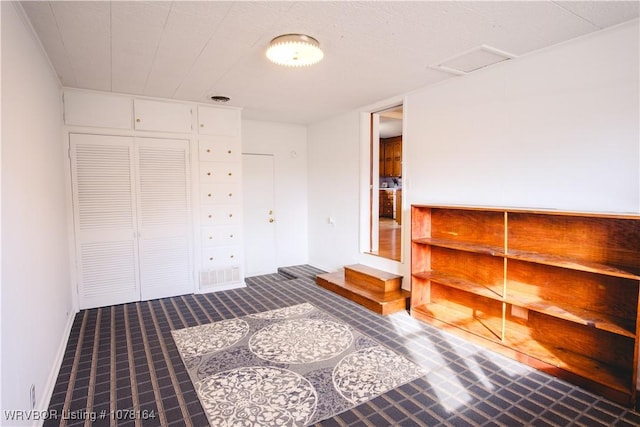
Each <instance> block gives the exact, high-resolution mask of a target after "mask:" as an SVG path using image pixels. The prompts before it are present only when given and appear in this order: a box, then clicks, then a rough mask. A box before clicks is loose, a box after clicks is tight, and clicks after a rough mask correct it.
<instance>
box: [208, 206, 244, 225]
mask: <svg viewBox="0 0 640 427" xmlns="http://www.w3.org/2000/svg"><path fill="white" fill-rule="evenodd" d="M240 214H241V212H240V206H239V205H216V206H204V207H203V208H202V210H201V211H200V224H201V225H203V226H207V225H234V224H239V223H240V218H241V217H240Z"/></svg>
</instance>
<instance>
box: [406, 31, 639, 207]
mask: <svg viewBox="0 0 640 427" xmlns="http://www.w3.org/2000/svg"><path fill="white" fill-rule="evenodd" d="M638 73H639V69H638V23H637V21H636V22H635V23H634V24H632V25H625V26H622V27H618V28H616V29H613V30H608V31H604V32H601V33H599V34H595V35H592V36H588V37H584V38H582V39H579V40H574V41H573V42H569V43H565V44H563V45H560V46H556V47H555V48H551V49H547V50H544V51H540V52H538V53H536V54H532V55H530V56H527V57H524V58H521V59H519V60H515V61H512V62H511V63H503V64H501V65H497V66H495V67H492V68H487V69H485V70H484V71H478V72H476V73H473V74H471V75H468V76H466V77H463V78H456V79H452V80H449V81H447V82H444V83H442V84H439V85H436V86H433V87H431V88H427V89H425V90H423V91H421V92H419V93H415V94H410V95H409V96H408V97H407V105H406V106H405V111H406V113H407V115H406V124H407V130H406V134H405V135H404V138H403V141H404V142H405V150H406V151H405V152H404V154H405V162H406V170H407V176H405V179H404V180H403V181H404V183H405V186H406V189H407V191H406V192H405V197H407V201H408V202H409V203H456V204H478V205H496V206H518V207H542V208H557V209H564V210H587V211H617V212H640V199H639V197H640V191H639V186H640V167H639V155H640V154H639V149H640V147H639V138H640V135H639V131H638V117H639V116H638V114H639V111H638V90H639V89H638V80H639V79H638V75H639V74H638Z"/></svg>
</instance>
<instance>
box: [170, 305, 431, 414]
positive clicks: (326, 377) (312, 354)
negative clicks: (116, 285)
mask: <svg viewBox="0 0 640 427" xmlns="http://www.w3.org/2000/svg"><path fill="white" fill-rule="evenodd" d="M172 334H173V339H174V340H175V342H176V345H177V347H178V350H179V352H180V355H181V356H182V360H183V362H184V364H185V366H186V367H187V370H188V371H189V375H190V376H191V381H193V384H194V386H195V389H196V391H197V393H198V397H199V398H200V402H201V403H202V406H203V408H204V410H205V412H206V413H207V415H208V417H209V423H210V424H211V425H212V426H215V427H219V426H305V425H309V424H313V423H316V422H318V421H321V420H324V419H326V418H330V417H332V416H334V415H336V414H338V413H340V412H343V411H345V410H347V409H349V408H351V407H354V406H356V405H359V404H360V403H363V402H366V401H367V400H370V399H372V398H374V397H376V396H378V395H380V394H382V393H384V392H386V391H388V390H390V389H392V388H395V387H398V386H400V385H402V384H405V383H407V382H409V381H412V380H414V379H416V378H418V377H420V376H422V375H424V374H425V373H426V372H425V371H423V370H422V369H421V368H420V367H418V366H417V365H416V364H414V363H413V362H411V361H409V360H407V359H406V358H404V357H402V356H400V355H398V354H396V353H395V352H393V351H392V350H390V349H388V348H387V347H384V346H382V345H380V344H379V343H378V342H376V341H375V340H373V339H372V338H369V337H368V336H366V335H364V334H362V333H359V332H358V331H356V330H354V329H352V328H350V327H349V326H348V325H346V324H344V323H342V322H341V321H339V320H337V319H335V318H334V317H332V316H331V315H329V314H328V313H326V312H324V311H322V310H320V309H318V308H316V307H314V306H313V305H311V304H306V303H305V304H299V305H295V306H292V307H287V308H282V309H278V310H272V311H266V312H263V313H258V314H253V315H248V316H245V317H241V318H237V319H231V320H223V321H220V322H214V323H209V324H206V325H201V326H195V327H192V328H186V329H180V330H175V331H172Z"/></svg>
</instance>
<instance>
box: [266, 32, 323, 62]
mask: <svg viewBox="0 0 640 427" xmlns="http://www.w3.org/2000/svg"><path fill="white" fill-rule="evenodd" d="M323 57H324V53H322V50H320V43H318V40H316V39H314V38H313V37H310V36H307V35H304V34H284V35H282V36H278V37H276V38H275V39H273V40H271V43H270V44H269V49H267V58H269V60H271V62H274V63H276V64H278V65H285V66H288V67H304V66H306V65H313V64H315V63H317V62H319V61H320V60H321V59H322V58H323Z"/></svg>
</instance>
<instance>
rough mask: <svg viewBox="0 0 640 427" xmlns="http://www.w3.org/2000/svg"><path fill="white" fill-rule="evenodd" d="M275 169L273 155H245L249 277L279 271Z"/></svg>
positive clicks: (246, 259)
mask: <svg viewBox="0 0 640 427" xmlns="http://www.w3.org/2000/svg"><path fill="white" fill-rule="evenodd" d="M274 170H275V169H274V158H273V155H265V154H243V155H242V176H243V180H242V181H243V194H244V208H243V217H244V232H243V236H244V244H245V256H244V260H245V272H246V274H245V275H246V276H257V275H260V274H270V273H275V272H276V271H277V261H276V234H275V227H276V216H275V214H276V212H275V210H274V200H275V195H274V193H275V186H274Z"/></svg>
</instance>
